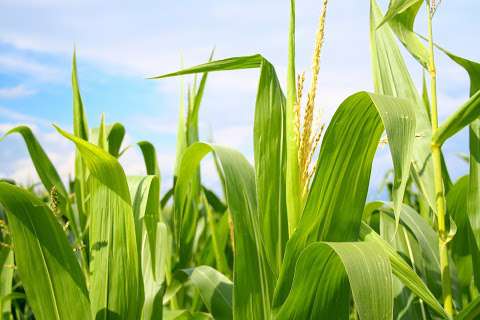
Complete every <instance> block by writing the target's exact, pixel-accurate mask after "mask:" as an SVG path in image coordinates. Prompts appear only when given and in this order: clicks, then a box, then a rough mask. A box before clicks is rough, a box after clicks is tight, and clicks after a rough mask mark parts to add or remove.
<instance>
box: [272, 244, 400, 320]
mask: <svg viewBox="0 0 480 320" xmlns="http://www.w3.org/2000/svg"><path fill="white" fill-rule="evenodd" d="M349 287H350V288H349ZM350 290H351V292H352V295H353V301H354V303H355V308H356V312H358V315H359V316H360V319H361V320H367V319H368V320H375V319H385V320H387V319H392V317H393V292H392V270H391V267H390V263H389V261H388V257H387V256H386V255H385V254H384V253H383V251H382V250H381V249H380V248H379V247H378V245H375V244H374V243H364V242H325V243H313V244H311V245H309V246H308V247H307V248H306V249H305V250H304V251H303V252H302V254H301V255H300V257H299V259H298V263H297V266H296V268H295V277H294V280H293V284H292V289H291V291H290V293H289V295H288V297H287V299H286V300H285V303H284V304H283V305H282V306H281V308H280V309H279V311H278V313H277V314H276V317H277V318H278V319H327V318H329V319H348V315H349V313H350V312H349V305H350V299H349V297H350Z"/></svg>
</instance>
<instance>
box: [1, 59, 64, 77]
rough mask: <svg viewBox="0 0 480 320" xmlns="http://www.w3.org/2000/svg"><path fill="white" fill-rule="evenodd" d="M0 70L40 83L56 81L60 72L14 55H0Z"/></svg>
mask: <svg viewBox="0 0 480 320" xmlns="http://www.w3.org/2000/svg"><path fill="white" fill-rule="evenodd" d="M0 69H2V71H3V72H6V71H8V72H9V73H12V74H20V75H27V76H29V77H30V78H33V79H36V80H40V81H58V80H59V78H60V77H61V75H62V72H61V71H60V70H58V69H56V68H55V67H52V66H48V65H45V64H42V63H39V62H37V61H34V60H32V59H28V58H24V57H21V56H16V55H6V54H0Z"/></svg>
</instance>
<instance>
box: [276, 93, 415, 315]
mask: <svg viewBox="0 0 480 320" xmlns="http://www.w3.org/2000/svg"><path fill="white" fill-rule="evenodd" d="M384 130H386V132H387V137H388V140H389V147H390V151H391V154H392V158H393V165H394V172H395V178H394V191H393V195H394V203H395V208H396V212H397V213H396V214H398V211H399V208H400V205H401V202H402V199H403V194H404V191H405V186H406V182H407V177H408V175H409V169H410V162H411V158H412V151H413V143H414V138H415V137H414V133H415V131H414V130H415V114H414V111H413V106H412V105H411V103H409V102H408V101H406V100H403V99H399V98H394V97H388V96H380V95H375V94H370V93H366V92H359V93H356V94H354V95H352V96H350V97H348V98H347V99H346V100H345V101H344V102H343V103H342V104H341V105H340V106H339V107H338V109H337V111H336V112H335V114H334V116H333V118H332V120H331V122H330V125H329V126H328V128H327V130H326V132H325V135H324V138H323V142H322V145H321V148H320V154H319V158H318V160H317V171H316V173H315V176H314V178H313V181H312V186H311V189H310V193H309V195H308V198H307V203H306V205H305V209H304V212H303V215H302V218H301V220H300V223H299V225H298V227H297V230H296V231H295V233H294V235H293V236H292V238H290V240H289V241H288V244H287V250H286V252H285V258H284V260H283V267H282V271H281V274H280V278H279V284H278V285H277V287H276V288H275V300H274V306H275V307H279V306H280V305H281V304H282V303H283V301H284V300H285V298H286V296H287V295H288V292H289V291H290V285H291V282H292V278H293V274H294V268H295V264H296V262H297V259H298V256H299V255H300V252H301V251H302V250H303V249H304V248H305V247H306V246H307V245H308V244H309V243H311V242H314V241H354V240H357V238H358V232H359V228H360V222H361V218H362V212H363V207H364V204H365V199H366V196H367V192H368V185H369V179H370V172H371V167H372V161H373V157H374V154H375V151H376V150H377V146H378V143H379V140H380V136H381V134H382V132H383V131H384Z"/></svg>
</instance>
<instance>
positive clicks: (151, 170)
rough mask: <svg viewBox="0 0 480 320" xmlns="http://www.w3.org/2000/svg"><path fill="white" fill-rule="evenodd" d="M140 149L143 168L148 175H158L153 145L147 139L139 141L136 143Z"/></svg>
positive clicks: (158, 170)
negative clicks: (143, 162) (143, 163)
mask: <svg viewBox="0 0 480 320" xmlns="http://www.w3.org/2000/svg"><path fill="white" fill-rule="evenodd" d="M137 144H138V146H139V147H140V150H141V151H142V155H143V161H145V168H146V169H147V174H148V175H159V174H160V169H159V168H158V161H157V152H156V151H155V146H154V145H153V144H151V143H150V142H148V141H140V142H138V143H137Z"/></svg>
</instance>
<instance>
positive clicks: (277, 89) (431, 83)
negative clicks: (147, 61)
mask: <svg viewBox="0 0 480 320" xmlns="http://www.w3.org/2000/svg"><path fill="white" fill-rule="evenodd" d="M289 8H290V31H289V35H288V37H286V38H285V41H286V42H287V40H288V50H289V52H288V70H287V82H286V84H285V86H284V88H286V94H284V91H283V89H282V84H281V82H282V81H281V79H279V78H278V77H277V74H276V71H275V67H274V66H273V65H272V64H271V63H270V62H269V61H268V60H267V58H266V57H264V56H262V55H260V54H255V55H251V56H243V57H233V58H229V59H224V60H214V58H213V53H212V55H211V56H210V58H209V60H208V62H207V63H205V64H202V65H198V66H194V67H191V68H187V69H182V70H180V71H177V72H173V73H169V74H166V75H160V76H156V77H153V78H152V79H161V78H166V77H174V76H182V75H188V74H196V75H198V79H197V78H196V77H195V81H194V83H193V84H192V85H190V86H188V87H187V90H185V91H186V93H185V94H183V96H182V99H181V103H180V110H179V117H178V134H177V159H176V164H175V178H174V181H173V183H172V187H171V189H169V190H160V185H161V183H160V179H161V176H160V172H161V168H159V167H158V164H157V155H156V151H155V147H154V146H153V145H152V144H151V143H150V142H148V141H141V142H138V143H137V144H136V145H132V146H125V145H124V143H123V138H124V136H125V128H124V127H123V125H122V124H120V123H113V124H108V123H107V122H106V120H105V119H104V117H103V116H102V117H101V121H100V124H99V126H98V127H95V128H92V127H90V126H89V125H88V123H87V116H86V109H85V107H84V105H83V103H82V98H81V95H80V89H79V82H78V76H77V71H76V62H75V55H74V57H73V67H72V89H73V132H67V131H65V130H64V129H62V128H59V127H57V126H55V129H56V131H57V132H58V134H59V135H62V136H63V137H64V138H65V139H67V140H70V141H71V143H72V144H73V145H75V147H76V157H75V172H74V176H73V177H71V178H69V180H68V184H65V181H66V178H63V179H62V177H60V176H59V174H58V172H57V170H56V169H55V167H54V165H53V164H52V162H51V161H50V159H49V157H48V155H47V154H46V153H45V152H44V150H43V148H42V146H41V145H40V144H39V142H38V140H37V139H36V137H35V135H34V134H33V132H32V130H31V129H30V128H29V127H27V126H18V127H15V128H13V129H12V130H10V131H9V132H8V133H6V134H5V136H4V137H3V138H2V139H9V136H11V135H14V134H19V135H21V136H22V137H23V140H24V142H25V145H26V148H27V150H28V152H29V154H30V157H31V160H32V163H33V165H34V167H35V169H36V171H37V173H38V176H39V178H40V180H41V183H42V184H43V186H44V190H46V192H42V191H39V190H38V188H37V189H34V188H28V187H21V186H18V185H16V184H15V182H13V181H2V182H0V206H1V210H0V223H1V224H0V227H1V228H0V240H1V246H0V279H1V282H0V311H1V315H2V319H33V318H35V319H40V320H51V319H81V320H85V319H361V320H377V319H378V320H388V319H423V320H427V319H480V296H479V289H480V251H479V248H480V120H479V116H480V63H477V62H474V61H470V60H467V59H465V58H462V57H459V56H457V55H455V54H453V53H451V52H450V51H447V50H446V49H444V48H443V47H442V46H441V44H437V43H435V41H434V38H433V34H434V33H433V32H432V19H434V17H435V15H434V13H435V11H436V10H437V14H438V10H441V8H439V3H432V2H430V1H424V0H391V1H390V4H389V7H388V10H387V12H386V13H385V14H384V13H382V10H381V9H380V7H379V6H378V4H377V3H376V0H371V1H370V25H369V30H370V52H371V64H372V78H373V80H374V88H375V92H357V93H352V95H351V96H349V97H346V98H345V100H344V101H343V102H342V103H341V104H340V105H339V106H338V108H337V109H336V111H335V114H334V116H333V118H332V119H331V121H330V122H329V123H328V124H326V125H325V128H324V130H323V127H321V128H317V127H315V125H314V124H313V122H312V112H313V111H314V101H315V93H316V77H317V75H318V72H319V69H320V59H319V58H320V51H321V48H322V44H323V36H324V33H325V32H328V30H326V29H325V23H326V19H325V17H326V9H327V1H324V5H323V9H322V12H321V14H320V22H319V29H318V30H319V31H318V33H317V39H316V41H315V43H316V45H315V52H314V58H313V63H312V79H313V80H312V84H311V87H310V91H309V92H308V95H307V96H306V106H305V108H302V107H301V105H302V92H303V82H304V76H303V75H302V74H301V75H300V76H298V77H297V74H296V70H295V1H294V0H291V2H290V6H289ZM421 9H422V10H423V9H426V10H427V20H428V21H417V24H420V23H425V24H426V25H428V27H429V28H428V30H429V32H428V34H427V35H419V34H417V33H416V32H415V31H414V30H413V25H414V22H415V18H416V16H417V13H418V12H419V10H421ZM367 27H368V26H365V28H367ZM327 29H328V28H327ZM402 46H403V47H404V49H406V50H401V49H400V47H402ZM402 52H403V53H404V54H410V55H411V56H413V57H414V58H415V59H416V61H417V62H418V68H419V69H420V68H421V69H423V70H424V74H425V76H424V79H423V86H422V87H421V88H416V87H415V85H414V82H413V80H412V78H411V76H410V74H409V70H408V68H407V67H406V64H405V61H404V56H403V53H402ZM435 55H446V56H448V57H449V58H451V60H452V63H454V64H456V65H458V67H459V68H463V69H464V70H465V72H466V73H467V74H468V75H469V77H470V98H469V99H468V100H466V101H465V103H464V104H462V105H460V106H458V108H457V110H456V111H455V112H454V113H453V114H451V115H450V116H449V117H448V118H447V119H446V120H445V121H443V122H441V123H439V122H438V117H437V114H438V113H437V103H438V104H439V105H440V106H441V105H442V101H437V92H436V76H435V75H436V69H435V59H434V58H435ZM248 68H254V69H257V70H258V90H257V96H256V100H255V101H252V103H255V117H254V131H253V139H254V144H253V145H254V162H253V164H251V163H250V162H249V161H248V160H247V159H246V158H245V157H244V156H243V155H242V154H241V153H240V152H238V151H236V150H233V149H231V148H229V147H228V146H220V145H216V144H211V143H208V142H202V141H199V127H198V121H199V109H200V106H201V102H202V96H203V94H204V91H205V90H206V87H207V86H206V85H207V75H208V73H210V72H219V71H229V72H228V73H226V74H225V76H231V77H235V71H234V70H241V69H248ZM197 80H198V81H197ZM150 81H159V80H150ZM182 91H183V88H182ZM303 100H305V99H303ZM302 110H303V111H302ZM302 113H303V114H304V117H303V119H300V115H301V114H302ZM466 127H468V134H469V152H470V153H469V155H468V156H467V157H466V159H465V160H466V161H468V162H469V173H468V175H466V176H463V177H461V178H460V179H458V180H457V181H452V180H451V179H450V177H449V173H448V167H447V166H446V164H445V162H444V161H443V155H442V151H441V147H442V145H443V144H444V143H445V142H446V141H447V140H448V139H450V138H451V137H452V136H454V135H455V134H456V133H457V132H459V131H460V130H462V129H463V128H466ZM382 141H383V142H382ZM384 142H386V143H387V144H388V147H389V151H390V154H391V158H392V162H393V170H392V176H393V179H392V180H389V181H388V182H387V186H388V191H389V198H390V201H374V202H368V203H367V202H366V199H367V192H368V188H369V180H370V174H371V171H372V161H373V158H374V155H375V152H376V150H377V148H378V146H379V144H380V143H384ZM317 145H318V150H317V149H316V147H317ZM129 147H130V148H136V147H138V148H139V150H140V151H141V153H142V155H143V158H144V161H145V172H146V174H145V175H143V176H126V174H125V172H124V170H123V168H122V166H121V165H120V163H119V160H118V159H119V158H120V157H121V156H122V155H123V154H124V153H125V152H131V151H129V150H128V149H129ZM206 156H210V158H209V159H213V160H212V161H214V164H215V168H216V171H217V173H218V178H219V182H220V185H221V188H220V189H221V190H222V192H221V194H220V193H216V192H214V191H212V190H210V189H208V188H206V187H205V186H204V185H203V184H202V175H201V171H200V163H201V162H202V160H203V159H204V158H205V157H206ZM205 161H208V160H205ZM459 161H462V160H459ZM161 195H162V196H161Z"/></svg>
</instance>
